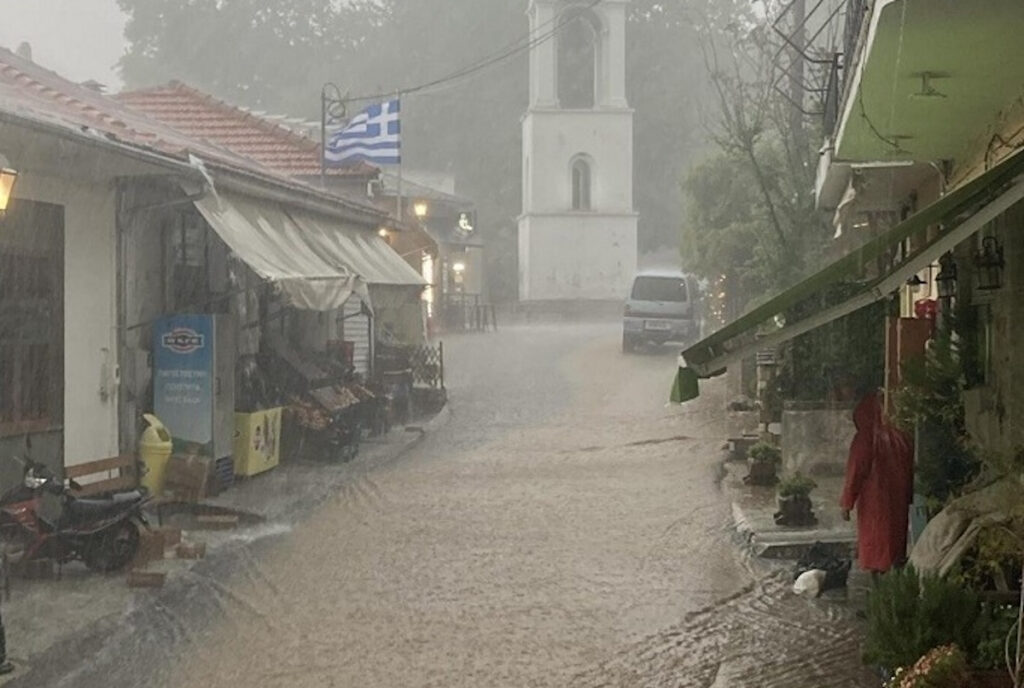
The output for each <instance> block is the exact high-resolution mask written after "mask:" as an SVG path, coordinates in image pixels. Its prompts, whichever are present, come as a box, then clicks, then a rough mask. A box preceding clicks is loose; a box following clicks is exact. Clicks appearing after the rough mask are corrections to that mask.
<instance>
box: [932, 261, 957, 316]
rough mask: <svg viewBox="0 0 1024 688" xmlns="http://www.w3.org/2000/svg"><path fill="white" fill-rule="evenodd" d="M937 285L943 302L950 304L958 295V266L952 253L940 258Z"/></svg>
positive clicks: (936, 277)
mask: <svg viewBox="0 0 1024 688" xmlns="http://www.w3.org/2000/svg"><path fill="white" fill-rule="evenodd" d="M935 285H936V287H937V288H938V290H939V299H940V300H942V302H943V304H946V305H948V304H949V303H950V302H952V300H953V299H954V298H955V297H956V285H957V268H956V261H955V260H953V254H952V253H947V254H945V255H944V256H942V258H939V274H937V275H936V276H935Z"/></svg>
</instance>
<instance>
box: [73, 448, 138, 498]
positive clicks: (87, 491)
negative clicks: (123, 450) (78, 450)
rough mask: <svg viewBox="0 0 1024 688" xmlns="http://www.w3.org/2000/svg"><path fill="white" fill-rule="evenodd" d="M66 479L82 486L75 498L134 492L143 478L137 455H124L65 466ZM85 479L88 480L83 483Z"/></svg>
mask: <svg viewBox="0 0 1024 688" xmlns="http://www.w3.org/2000/svg"><path fill="white" fill-rule="evenodd" d="M111 476H113V477H111ZM64 477H65V478H71V479H74V480H75V482H77V483H79V484H81V486H82V487H81V489H78V490H75V491H74V492H75V496H77V497H90V496H95V495H98V494H102V493H104V492H118V491H122V490H134V489H135V488H136V487H138V486H139V480H140V479H141V477H142V476H141V473H140V470H139V461H138V459H137V458H136V457H135V455H134V454H124V455H122V456H112V457H110V458H109V459H99V460H98V461H87V462H86V463H79V464H75V465H73V466H65V467H64ZM83 478H85V479H88V480H87V481H83Z"/></svg>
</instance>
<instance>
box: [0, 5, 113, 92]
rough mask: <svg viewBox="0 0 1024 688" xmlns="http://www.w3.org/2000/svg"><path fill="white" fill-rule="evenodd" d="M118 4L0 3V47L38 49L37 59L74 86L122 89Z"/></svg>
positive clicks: (34, 50) (34, 51) (33, 50)
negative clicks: (91, 81)
mask: <svg viewBox="0 0 1024 688" xmlns="http://www.w3.org/2000/svg"><path fill="white" fill-rule="evenodd" d="M124 21H125V19H124V15H123V14H122V13H121V11H120V10H119V9H118V7H117V0H0V46H3V47H5V48H9V49H11V50H14V49H15V48H17V47H18V44H19V43H21V42H22V41H28V42H29V43H31V44H32V52H33V58H34V60H35V61H36V62H38V63H39V64H41V65H42V66H44V67H47V68H49V69H52V70H53V71H55V72H58V73H59V74H61V76H64V77H67V78H69V79H71V80H72V81H86V80H88V79H95V80H96V81H99V82H100V83H103V84H106V85H107V86H109V87H110V89H111V90H112V91H114V90H117V89H118V88H119V87H120V83H121V81H120V78H119V77H118V76H117V73H116V71H115V63H116V62H117V60H118V59H119V58H120V57H121V54H122V53H123V52H124V47H125V46H124V43H125V42H124V35H123V34H124Z"/></svg>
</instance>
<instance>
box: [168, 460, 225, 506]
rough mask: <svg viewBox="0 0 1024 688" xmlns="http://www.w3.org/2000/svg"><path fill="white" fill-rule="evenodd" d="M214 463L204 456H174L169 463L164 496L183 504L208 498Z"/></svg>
mask: <svg viewBox="0 0 1024 688" xmlns="http://www.w3.org/2000/svg"><path fill="white" fill-rule="evenodd" d="M212 463H213V462H212V461H210V460H209V459H207V458H205V457H202V456H194V455H193V456H182V455H175V456H172V457H171V458H170V461H168V462H167V472H166V473H165V474H164V492H163V495H162V496H163V497H166V498H169V499H175V500H178V501H182V502H198V501H199V500H201V499H204V498H206V497H208V496H209V493H210V475H211V473H212V470H213V468H212Z"/></svg>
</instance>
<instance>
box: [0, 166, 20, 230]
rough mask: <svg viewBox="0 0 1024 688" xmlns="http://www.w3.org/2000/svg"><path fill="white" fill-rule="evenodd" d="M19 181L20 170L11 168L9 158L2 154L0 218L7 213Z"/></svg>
mask: <svg viewBox="0 0 1024 688" xmlns="http://www.w3.org/2000/svg"><path fill="white" fill-rule="evenodd" d="M16 181H18V171H17V170H15V169H13V168H11V166H10V163H8V162H7V158H5V157H4V156H2V155H0V219H3V216H4V215H5V214H6V213H7V207H8V206H9V205H10V203H11V196H12V195H13V194H14V183H15V182H16Z"/></svg>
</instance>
